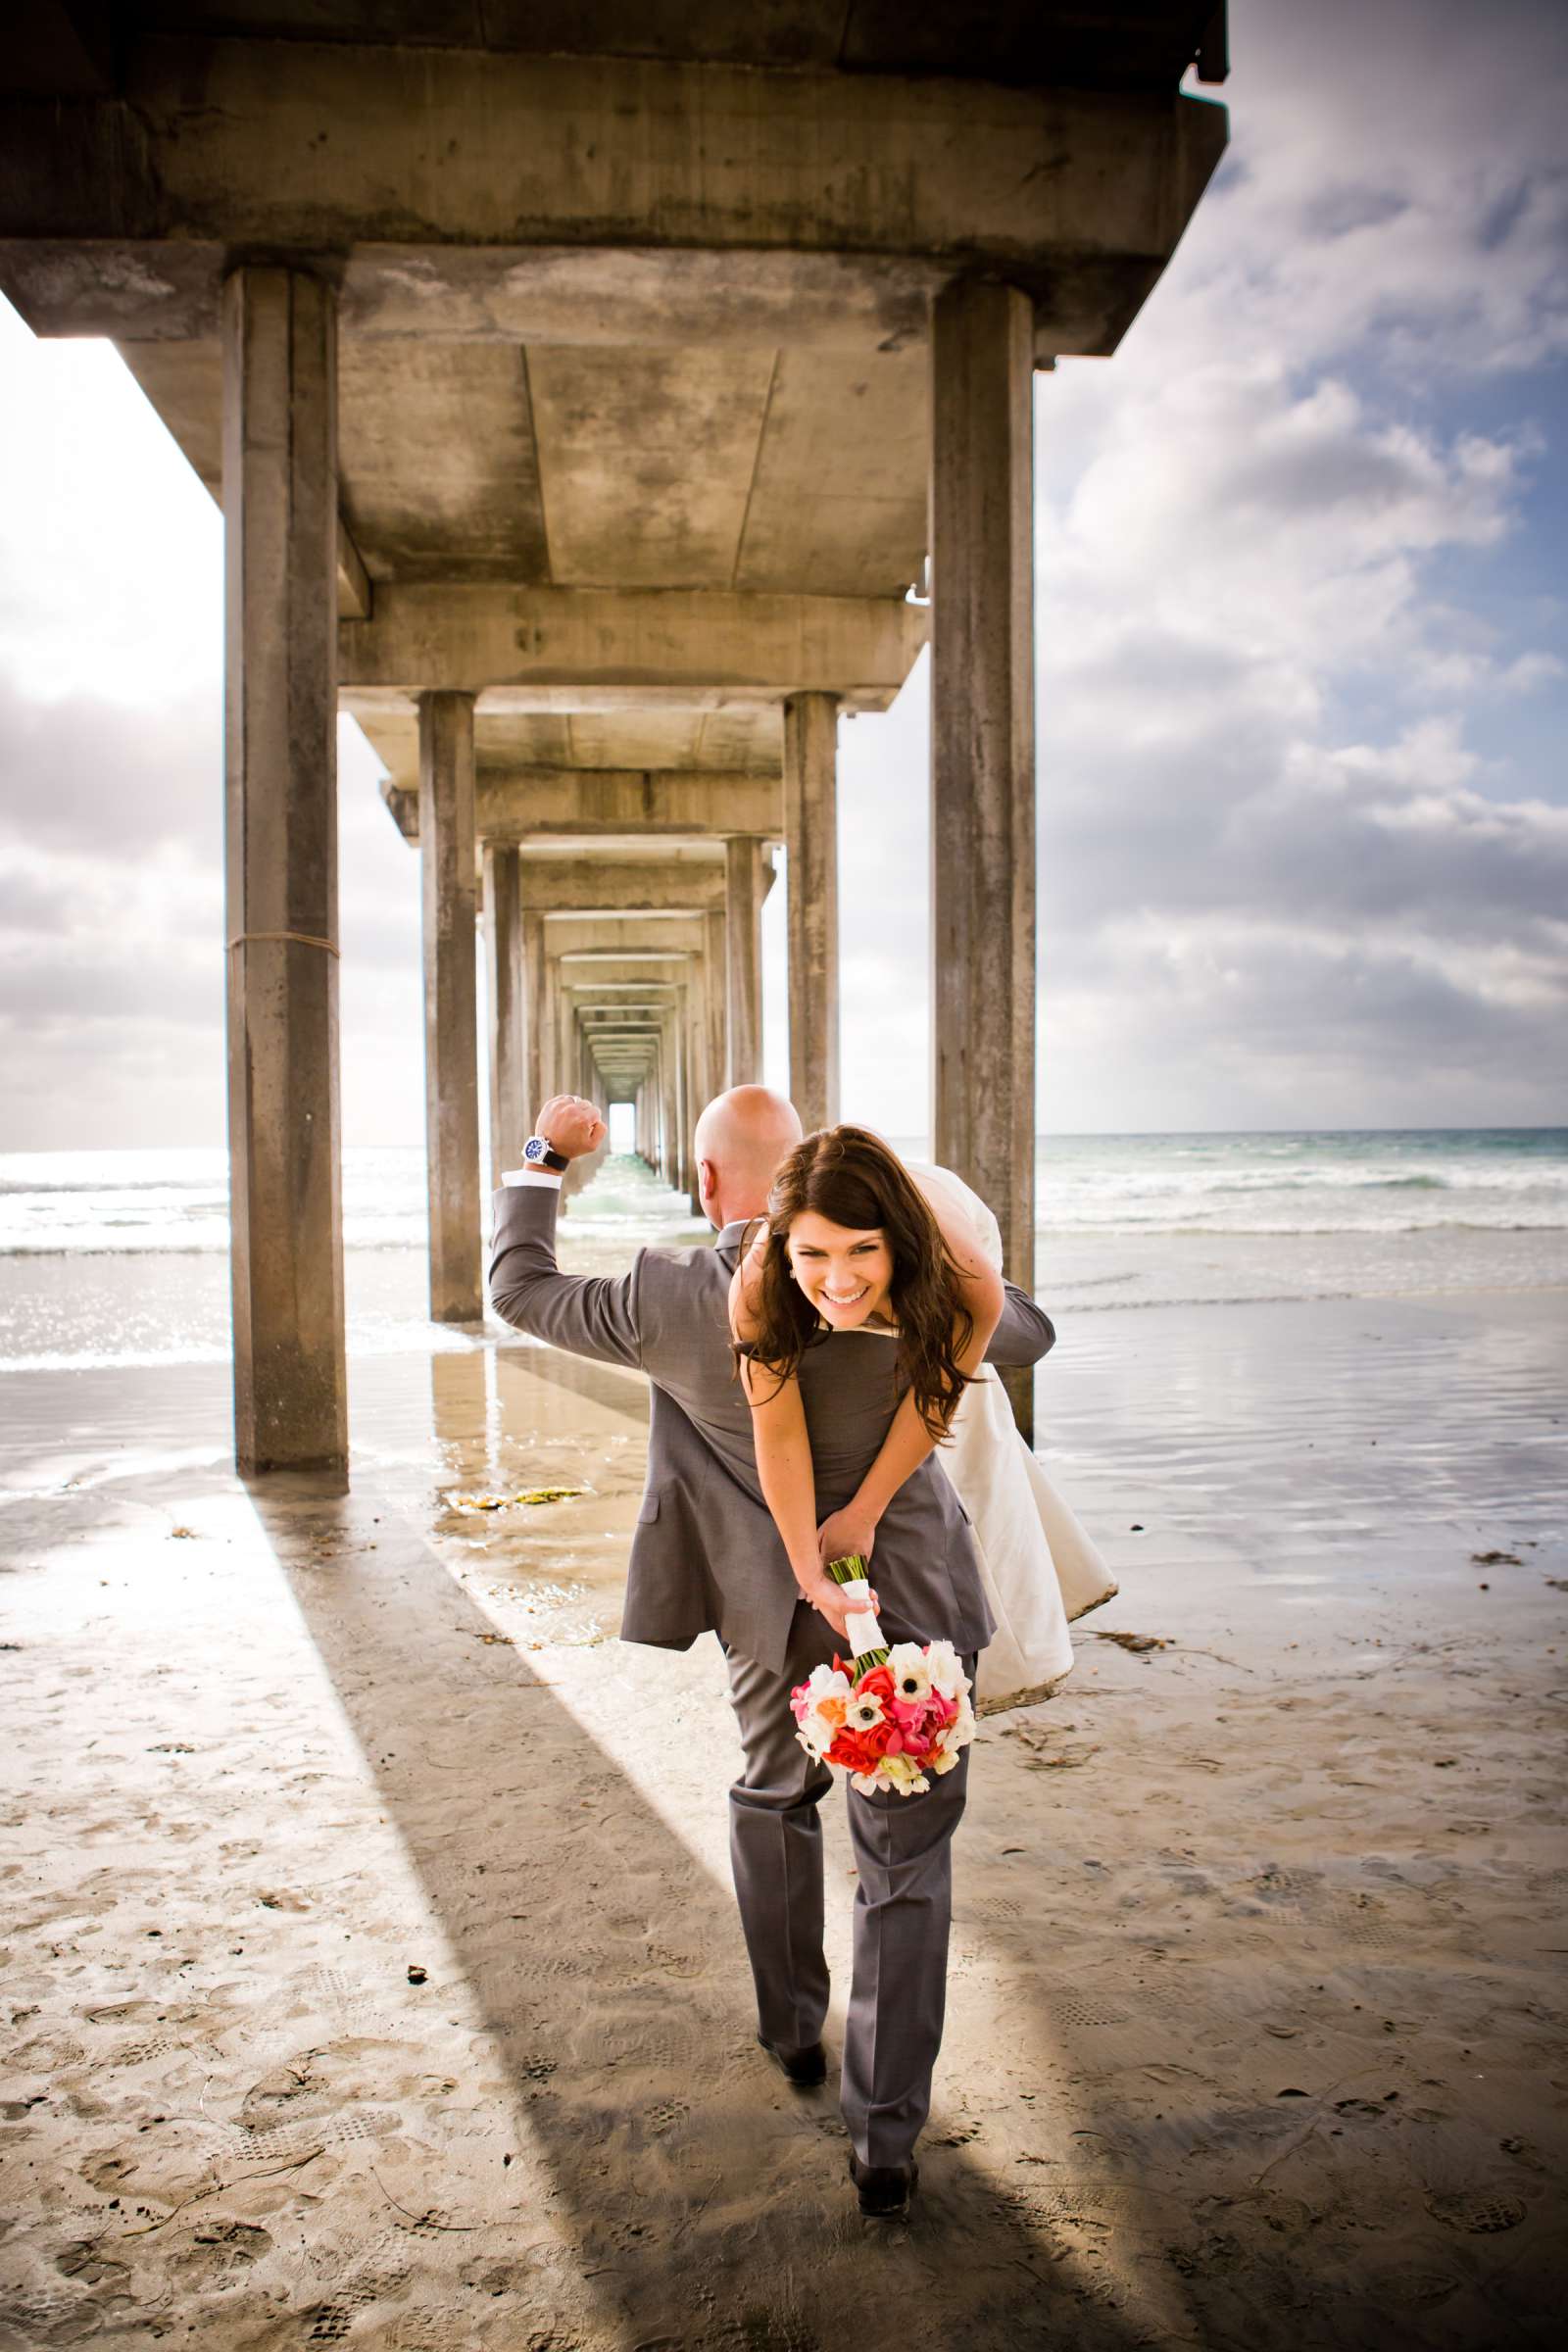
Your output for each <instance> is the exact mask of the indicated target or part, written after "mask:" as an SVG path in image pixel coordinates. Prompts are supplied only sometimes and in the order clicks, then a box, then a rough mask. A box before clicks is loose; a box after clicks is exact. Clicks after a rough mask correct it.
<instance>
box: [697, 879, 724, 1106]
mask: <svg viewBox="0 0 1568 2352" xmlns="http://www.w3.org/2000/svg"><path fill="white" fill-rule="evenodd" d="M703 943H704V944H703V970H704V972H705V974H706V975H707V983H708V985H707V1000H706V1001H707V1020H708V1093H709V1098H710V1100H711V1098H712V1097H713V1096H714V1095H716V1094H718V1093H719V1092H720V1091H721V1090H722V1089H723V1088H724V1087H726V1086H727V1085H728V1084H729V981H728V976H727V969H728V967H727V963H726V950H725V945H724V916H723V912H722V909H720V908H718V907H713V908H711V910H710V912H709V913H708V914H706V915H705V916H704V918H703Z"/></svg>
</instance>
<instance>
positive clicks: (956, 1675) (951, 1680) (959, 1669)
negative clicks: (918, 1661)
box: [925, 1642, 964, 1698]
mask: <svg viewBox="0 0 1568 2352" xmlns="http://www.w3.org/2000/svg"><path fill="white" fill-rule="evenodd" d="M925 1665H926V1672H927V1673H928V1674H929V1675H930V1677H931V1682H932V1687H933V1688H934V1689H935V1690H938V1691H941V1693H942V1695H943V1697H944V1698H956V1697H957V1695H958V1693H959V1691H961V1690H962V1689H963V1685H964V1672H963V1663H962V1660H961V1659H960V1658H959V1656H958V1653H957V1651H956V1649H955V1648H954V1646H953V1643H952V1642H927V1643H926V1651H925Z"/></svg>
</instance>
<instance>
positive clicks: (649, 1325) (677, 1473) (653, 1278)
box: [490, 1185, 1055, 1672]
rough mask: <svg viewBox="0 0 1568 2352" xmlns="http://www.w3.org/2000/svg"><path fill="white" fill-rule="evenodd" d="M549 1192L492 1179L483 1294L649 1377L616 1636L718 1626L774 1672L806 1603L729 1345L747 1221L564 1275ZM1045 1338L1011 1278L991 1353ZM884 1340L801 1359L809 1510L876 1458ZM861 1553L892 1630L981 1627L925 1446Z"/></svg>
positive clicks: (839, 1337)
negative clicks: (811, 1495)
mask: <svg viewBox="0 0 1568 2352" xmlns="http://www.w3.org/2000/svg"><path fill="white" fill-rule="evenodd" d="M560 1198H561V1196H560V1193H559V1192H558V1190H557V1189H556V1187H555V1186H553V1185H504V1186H503V1187H502V1189H501V1190H500V1191H499V1192H498V1193H497V1194H496V1196H495V1239H494V1243H493V1247H492V1252H491V1261H490V1299H491V1303H492V1304H493V1306H494V1307H495V1310H496V1312H497V1314H498V1315H501V1316H503V1317H504V1318H505V1320H506V1321H507V1322H509V1323H513V1324H515V1326H516V1327H517V1329H518V1330H519V1331H526V1332H528V1333H530V1334H531V1335H532V1336H533V1338H535V1339H539V1340H547V1341H548V1342H549V1343H550V1344H551V1345H552V1346H553V1347H556V1348H565V1349H566V1350H567V1351H568V1353H570V1354H572V1355H587V1356H594V1357H597V1358H598V1359H599V1360H600V1361H602V1362H605V1363H613V1364H630V1365H633V1366H635V1367H636V1368H637V1369H638V1370H640V1371H643V1372H646V1373H647V1375H648V1377H649V1380H650V1382H651V1384H652V1389H653V1398H652V1415H651V1419H650V1422H649V1431H648V1484H647V1489H646V1492H645V1493H644V1495H643V1500H642V1508H641V1510H640V1511H639V1513H638V1518H637V1530H636V1534H635V1536H634V1537H633V1539H632V1547H631V1559H630V1563H629V1566H628V1570H627V1577H626V1606H625V1613H624V1616H623V1618H622V1621H621V1628H620V1635H621V1640H622V1641H623V1642H653V1643H655V1644H656V1645H659V1646H661V1647H664V1648H671V1649H685V1648H688V1647H689V1646H690V1644H691V1643H692V1642H694V1641H695V1640H696V1638H697V1636H698V1635H699V1634H701V1633H706V1632H708V1631H710V1630H712V1631H714V1632H716V1633H717V1634H718V1636H719V1638H720V1640H721V1641H722V1642H724V1643H725V1644H726V1646H727V1647H729V1648H731V1649H738V1650H740V1651H741V1653H742V1654H743V1655H744V1656H747V1657H752V1658H756V1659H758V1660H759V1661H760V1663H761V1664H762V1665H764V1666H768V1667H771V1668H772V1669H773V1670H774V1671H775V1672H777V1671H778V1670H779V1669H780V1668H782V1666H783V1663H784V1652H785V1648H786V1645H787V1643H788V1641H789V1634H790V1626H791V1622H792V1620H793V1618H794V1614H795V1610H796V1608H797V1606H798V1605H804V1604H801V1603H800V1595H799V1593H798V1592H797V1590H796V1585H795V1577H794V1573H793V1571H792V1570H791V1568H790V1564H789V1557H788V1554H787V1553H786V1551H785V1549H784V1545H783V1544H782V1543H781V1542H780V1540H779V1536H778V1531H777V1529H776V1528H775V1527H774V1525H773V1521H772V1517H771V1514H770V1513H769V1511H768V1508H767V1505H766V1503H765V1502H764V1501H763V1500H762V1491H761V1487H760V1484H759V1482H758V1476H757V1456H756V1452H755V1450H754V1448H753V1444H752V1416H751V1410H750V1407H749V1406H748V1405H747V1402H746V1398H745V1397H744V1396H743V1394H742V1392H741V1386H740V1383H739V1381H738V1380H737V1379H736V1377H735V1367H734V1359H733V1357H732V1355H731V1353H730V1344H729V1283H730V1276H731V1275H732V1274H733V1272H734V1270H735V1259H736V1252H737V1250H738V1249H739V1247H740V1243H741V1239H742V1235H743V1233H744V1230H745V1229H744V1227H743V1226H742V1225H739V1224H734V1225H726V1226H725V1228H724V1230H723V1232H722V1233H721V1234H720V1235H719V1237H718V1241H717V1245H716V1247H714V1248H712V1249H707V1248H703V1249H695V1250H639V1251H638V1254H637V1257H636V1260H635V1262H634V1264H633V1266H632V1269H631V1271H630V1273H629V1274H623V1275H618V1276H614V1277H608V1276H603V1275H594V1276H587V1275H574V1274H564V1273H563V1272H562V1271H561V1268H560V1267H559V1266H558V1265H557V1263H556V1216H557V1211H558V1208H559V1205H560ZM1054 1338H1055V1333H1054V1330H1053V1328H1052V1324H1051V1318H1050V1316H1049V1315H1047V1314H1046V1313H1045V1312H1044V1311H1043V1309H1042V1308H1040V1307H1038V1306H1037V1305H1036V1304H1035V1302H1034V1300H1033V1299H1030V1298H1028V1297H1027V1296H1026V1295H1025V1293H1023V1292H1022V1291H1019V1290H1015V1289H1014V1288H1013V1286H1012V1285H1011V1284H1010V1283H1009V1284H1008V1285H1007V1286H1006V1303H1005V1307H1004V1309H1003V1317H1002V1321H1001V1323H1000V1325H999V1326H998V1329H997V1333H996V1337H995V1338H994V1339H993V1341H992V1343H991V1347H990V1348H989V1349H988V1350H987V1356H988V1360H989V1361H990V1362H992V1363H997V1364H1032V1363H1034V1362H1036V1361H1037V1360H1038V1359H1039V1358H1040V1357H1041V1356H1043V1355H1044V1354H1045V1352H1046V1350H1047V1349H1048V1348H1050V1347H1051V1346H1052V1344H1053V1342H1054ZM895 1356H896V1350H895V1349H894V1348H892V1347H891V1346H889V1345H887V1344H886V1343H885V1342H881V1341H878V1340H875V1339H867V1338H865V1337H863V1336H861V1335H859V1334H857V1333H853V1332H849V1333H835V1334H833V1335H832V1336H830V1337H829V1338H827V1339H825V1340H824V1341H823V1342H822V1344H821V1346H820V1347H815V1348H808V1349H807V1351H806V1354H805V1356H804V1357H803V1358H802V1362H801V1375H800V1377H801V1397H802V1401H803V1403H804V1404H805V1407H806V1421H807V1428H808V1430H809V1433H810V1440H811V1460H812V1464H813V1467H814V1469H815V1473H816V1511H817V1517H818V1519H825V1518H826V1516H827V1514H828V1513H829V1511H832V1510H836V1509H838V1508H839V1507H840V1505H842V1504H843V1503H846V1502H848V1501H849V1500H850V1499H851V1497H852V1496H853V1495H854V1494H855V1492H856V1490H857V1488H858V1485H859V1482H860V1480H861V1478H862V1477H863V1476H864V1474H865V1472H866V1470H867V1469H868V1468H869V1467H870V1465H871V1463H872V1462H873V1461H874V1459H875V1458H876V1454H877V1450H878V1448H879V1447H880V1446H881V1444H882V1440H883V1438H884V1437H885V1436H886V1434H887V1428H888V1423H889V1421H890V1420H891V1419H892V1417H893V1413H894V1409H895V1407H896V1405H897V1402H898V1394H897V1389H896V1386H895V1377H894V1375H895ZM873 1567H874V1576H873V1582H874V1584H875V1586H876V1590H877V1596H878V1599H879V1601H880V1604H881V1608H880V1615H881V1621H882V1627H883V1631H884V1632H885V1633H886V1634H887V1636H888V1638H889V1639H890V1641H895V1642H931V1641H935V1640H938V1639H941V1638H944V1637H945V1638H946V1639H947V1640H948V1641H950V1642H953V1644H954V1646H955V1648H956V1649H958V1650H960V1651H964V1650H972V1649H980V1648H983V1647H984V1645H985V1643H986V1642H988V1641H989V1640H990V1639H991V1635H992V1632H993V1631H994V1624H993V1620H992V1616H991V1612H990V1610H989V1608H988V1607H987V1605H986V1597H985V1593H984V1590H983V1589H982V1586H981V1583H980V1572H979V1567H978V1563H977V1562H976V1559H975V1550H974V1541H973V1538H972V1536H971V1534H970V1531H969V1524H968V1519H967V1515H966V1513H965V1512H964V1509H963V1506H962V1504H961V1503H960V1502H959V1501H958V1499H957V1496H956V1494H955V1493H954V1490H953V1487H952V1485H951V1483H950V1481H949V1480H948V1479H947V1478H946V1477H945V1476H944V1475H943V1473H942V1472H941V1471H940V1470H939V1469H938V1467H937V1465H936V1463H935V1461H934V1460H932V1461H926V1462H922V1463H921V1465H920V1467H919V1469H918V1470H916V1471H915V1473H914V1475H913V1476H912V1477H911V1478H909V1479H907V1480H906V1482H905V1484H904V1486H903V1487H902V1488H901V1489H900V1490H899V1493H898V1494H897V1495H895V1496H894V1498H893V1500H892V1502H891V1503H889V1505H888V1508H887V1510H886V1512H885V1513H884V1514H883V1517H882V1520H881V1523H880V1525H879V1526H878V1528H877V1537H876V1552H875V1558H874V1562H873Z"/></svg>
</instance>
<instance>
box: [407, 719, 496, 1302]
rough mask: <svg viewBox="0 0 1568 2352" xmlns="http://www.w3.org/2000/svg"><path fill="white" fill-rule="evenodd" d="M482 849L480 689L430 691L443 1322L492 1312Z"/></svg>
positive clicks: (430, 1108)
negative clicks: (485, 1169)
mask: <svg viewBox="0 0 1568 2352" xmlns="http://www.w3.org/2000/svg"><path fill="white" fill-rule="evenodd" d="M474 854H475V853H474V830H473V697H472V696H471V695H468V694H451V693H446V692H442V693H435V694H421V695H420V697H419V859H420V867H421V875H420V879H421V882H422V885H423V935H424V1111H425V1116H424V1133H425V1153H426V1160H427V1169H426V1182H427V1184H428V1186H429V1207H430V1314H431V1318H432V1320H433V1321H435V1322H437V1323H471V1322H475V1321H477V1320H478V1319H479V1317H480V1316H481V1315H482V1314H483V1312H484V1293H483V1290H482V1287H481V1271H480V1227H479V1060H478V1029H477V1009H476V1005H475V995H476V986H475V981H476V975H475V969H474Z"/></svg>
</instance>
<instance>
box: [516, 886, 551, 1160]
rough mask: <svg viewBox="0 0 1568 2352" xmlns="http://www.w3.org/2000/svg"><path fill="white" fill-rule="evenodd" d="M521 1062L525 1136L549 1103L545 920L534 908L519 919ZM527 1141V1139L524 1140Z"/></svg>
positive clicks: (547, 972) (531, 1129) (528, 909)
mask: <svg viewBox="0 0 1568 2352" xmlns="http://www.w3.org/2000/svg"><path fill="white" fill-rule="evenodd" d="M521 942H522V947H521V958H522V1005H523V1020H522V1034H523V1059H522V1109H523V1122H524V1124H525V1126H526V1127H527V1130H528V1133H529V1134H530V1135H531V1134H532V1132H533V1121H534V1118H535V1115H536V1114H537V1112H538V1111H539V1109H540V1107H541V1106H542V1105H543V1104H544V1103H546V1102H547V1101H548V1100H549V1094H550V1090H549V1088H548V1087H547V1086H546V1084H545V1077H546V1061H547V1054H546V1049H545V1027H544V1022H545V992H546V990H547V988H548V986H549V971H548V964H547V958H546V954H545V918H544V916H543V915H542V914H541V913H540V912H539V911H538V910H537V908H535V907H526V906H525V907H523V909H522V919H521ZM524 1141H526V1138H524Z"/></svg>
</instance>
